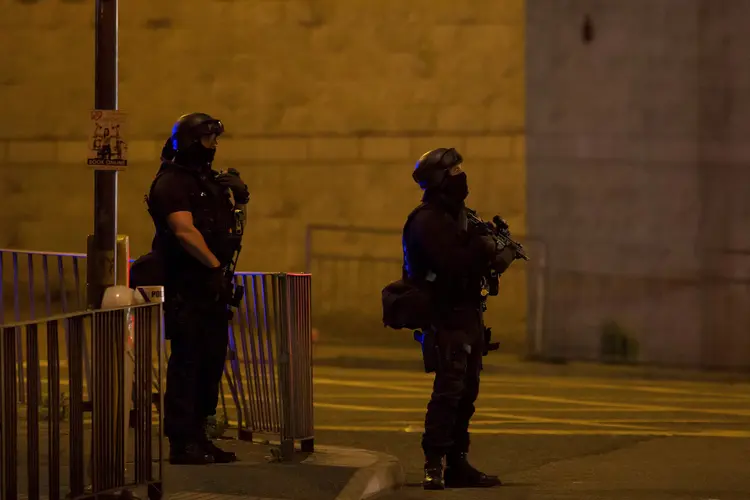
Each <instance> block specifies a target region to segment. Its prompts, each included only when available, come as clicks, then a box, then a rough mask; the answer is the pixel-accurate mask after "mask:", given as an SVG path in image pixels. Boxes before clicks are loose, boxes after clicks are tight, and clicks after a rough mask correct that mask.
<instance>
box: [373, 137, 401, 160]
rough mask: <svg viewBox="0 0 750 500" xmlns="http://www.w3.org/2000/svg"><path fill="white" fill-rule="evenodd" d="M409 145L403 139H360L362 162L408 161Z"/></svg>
mask: <svg viewBox="0 0 750 500" xmlns="http://www.w3.org/2000/svg"><path fill="white" fill-rule="evenodd" d="M410 157H411V143H410V141H409V139H407V138H405V137H365V138H363V139H362V158H363V159H364V160H375V161H391V160H409V159H410Z"/></svg>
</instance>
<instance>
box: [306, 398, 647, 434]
mask: <svg viewBox="0 0 750 500" xmlns="http://www.w3.org/2000/svg"><path fill="white" fill-rule="evenodd" d="M315 407H316V408H329V409H336V410H348V411H358V412H366V413H424V412H425V409H424V408H398V407H396V408H386V407H381V406H360V405H340V404H333V403H315ZM475 415H482V416H487V417H494V418H503V419H507V420H509V421H515V422H533V423H550V424H558V425H579V426H586V427H618V428H631V429H648V427H643V426H637V425H628V424H619V423H603V422H599V421H593V420H579V419H557V418H545V417H538V416H537V417H532V416H528V417H527V416H523V415H513V414H509V413H498V412H494V411H491V410H488V409H484V408H483V409H481V410H477V412H476V413H475Z"/></svg>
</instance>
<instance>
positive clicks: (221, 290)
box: [208, 266, 232, 304]
mask: <svg viewBox="0 0 750 500" xmlns="http://www.w3.org/2000/svg"><path fill="white" fill-rule="evenodd" d="M208 292H209V294H210V295H211V297H215V298H216V300H217V302H223V303H226V304H228V303H229V301H230V300H231V299H232V292H231V290H230V289H229V283H228V282H227V279H226V277H225V276H224V268H223V267H221V266H220V267H212V268H211V269H210V270H209V275H208Z"/></svg>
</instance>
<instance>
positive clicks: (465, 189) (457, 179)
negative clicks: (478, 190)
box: [440, 172, 469, 203]
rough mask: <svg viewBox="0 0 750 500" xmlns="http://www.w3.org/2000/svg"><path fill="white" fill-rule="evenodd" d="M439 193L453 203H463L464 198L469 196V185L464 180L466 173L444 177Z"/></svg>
mask: <svg viewBox="0 0 750 500" xmlns="http://www.w3.org/2000/svg"><path fill="white" fill-rule="evenodd" d="M440 191H442V192H443V194H444V195H445V196H447V197H448V198H450V199H451V200H453V201H456V202H459V203H460V202H462V201H464V200H465V199H466V197H467V196H469V185H468V182H467V180H466V172H461V173H460V174H458V175H449V176H448V177H446V178H445V180H444V181H443V185H442V187H441V189H440Z"/></svg>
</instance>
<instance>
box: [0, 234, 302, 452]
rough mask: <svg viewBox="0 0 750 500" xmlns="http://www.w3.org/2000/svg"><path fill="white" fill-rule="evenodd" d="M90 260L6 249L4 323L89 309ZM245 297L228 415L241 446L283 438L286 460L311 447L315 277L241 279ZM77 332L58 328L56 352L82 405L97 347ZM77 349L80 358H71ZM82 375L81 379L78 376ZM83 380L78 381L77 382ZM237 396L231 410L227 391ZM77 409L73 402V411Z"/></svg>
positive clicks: (21, 378)
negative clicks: (264, 437)
mask: <svg viewBox="0 0 750 500" xmlns="http://www.w3.org/2000/svg"><path fill="white" fill-rule="evenodd" d="M85 259H86V255H85V254H73V253H69V254H62V253H50V252H30V251H22V250H3V249H0V275H1V276H2V282H0V298H2V299H4V301H3V303H4V304H5V306H6V307H5V309H4V310H3V312H0V324H5V323H6V321H14V322H19V321H25V320H33V319H36V318H38V317H40V316H51V315H54V314H60V313H70V312H72V311H77V310H83V309H84V308H85V307H86V306H85V304H86V303H85V283H86V265H85ZM236 281H237V283H238V284H241V285H243V286H244V287H245V297H244V298H243V301H242V304H241V307H240V308H239V310H238V311H236V313H235V315H234V318H233V320H232V322H231V323H230V325H229V352H228V358H227V364H226V367H225V371H224V375H225V376H224V378H223V380H222V391H221V406H222V410H223V412H224V415H225V416H227V417H228V418H229V419H230V420H232V421H236V423H237V427H238V430H239V435H240V437H241V438H243V439H247V438H248V437H251V436H252V435H253V434H272V435H277V436H279V439H280V440H281V441H282V443H283V444H284V446H285V447H286V448H284V450H285V452H286V451H288V447H289V446H290V445H292V444H293V443H294V441H295V440H297V441H301V444H302V446H303V447H304V448H305V449H311V448H312V445H313V434H314V432H313V420H312V380H311V378H312V344H311V326H312V325H311V312H310V311H311V302H310V301H311V295H312V292H311V288H310V287H311V276H310V275H309V274H299V275H295V274H283V273H237V275H236ZM72 328H75V325H74V324H73V323H71V322H62V323H61V324H60V325H59V329H60V333H61V336H59V337H58V346H57V348H58V351H59V352H60V353H62V355H63V356H62V358H63V359H64V360H66V361H65V362H67V361H71V362H72V366H76V367H80V375H81V380H82V382H81V385H82V387H83V390H84V391H86V393H85V395H84V397H83V399H84V400H90V399H91V394H90V391H91V390H92V389H93V387H94V385H93V384H92V383H91V382H92V380H93V379H92V377H91V374H92V363H91V361H90V354H89V353H91V352H92V351H93V350H95V349H97V348H98V347H97V346H96V345H95V341H94V338H93V337H92V336H91V331H90V328H88V329H85V330H84V332H83V334H82V335H79V334H78V332H75V333H76V336H74V337H73V338H72V339H71V338H70V334H71V332H72V330H71V329H72ZM21 338H22V336H21V334H20V333H19V334H18V336H17V338H16V339H15V350H14V352H15V355H16V358H17V366H18V370H19V371H18V373H17V394H18V395H19V401H20V402H21V403H25V402H26V399H25V398H26V391H25V390H24V389H23V388H24V387H25V386H26V384H27V382H26V380H27V378H28V377H27V375H26V364H25V363H24V362H23V359H24V347H23V343H22V340H21ZM71 341H72V342H73V343H74V344H75V347H76V349H77V350H76V351H69V346H70V345H71ZM78 374H79V372H78V371H76V375H78ZM76 380H77V379H76ZM225 388H226V389H227V390H228V392H229V393H230V394H231V395H232V400H233V401H232V402H227V401H226V400H225V397H224V392H225V391H224V389H225ZM74 403H75V404H77V403H78V401H74V400H73V399H71V401H70V404H71V405H73V404H74Z"/></svg>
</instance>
